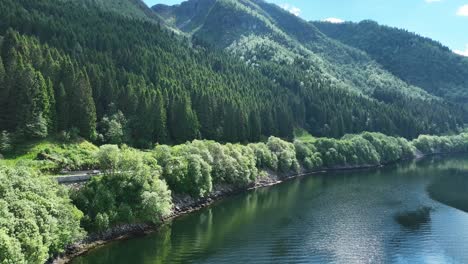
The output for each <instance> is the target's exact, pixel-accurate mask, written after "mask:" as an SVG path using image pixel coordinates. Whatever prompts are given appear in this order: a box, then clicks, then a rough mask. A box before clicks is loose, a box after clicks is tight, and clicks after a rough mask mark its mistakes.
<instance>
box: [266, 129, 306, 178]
mask: <svg viewBox="0 0 468 264" xmlns="http://www.w3.org/2000/svg"><path fill="white" fill-rule="evenodd" d="M267 146H268V148H269V149H270V151H271V152H272V153H273V154H274V155H276V157H277V158H278V171H280V172H283V173H286V172H290V171H292V172H297V171H299V162H298V161H297V159H296V150H295V148H294V144H293V143H290V142H287V141H284V140H281V139H280V138H277V137H270V138H269V139H268V142H267Z"/></svg>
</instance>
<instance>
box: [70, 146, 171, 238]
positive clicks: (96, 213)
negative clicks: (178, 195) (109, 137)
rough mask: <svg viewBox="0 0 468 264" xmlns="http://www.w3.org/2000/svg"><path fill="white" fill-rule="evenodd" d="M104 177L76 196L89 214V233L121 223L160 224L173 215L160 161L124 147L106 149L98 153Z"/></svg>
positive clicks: (86, 213)
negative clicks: (162, 178) (158, 164)
mask: <svg viewBox="0 0 468 264" xmlns="http://www.w3.org/2000/svg"><path fill="white" fill-rule="evenodd" d="M97 156H98V157H99V161H100V164H101V168H102V169H103V171H104V175H103V176H99V177H94V178H93V179H92V180H91V181H90V182H89V183H88V184H87V185H86V186H85V187H84V188H83V189H82V190H80V191H78V192H76V193H75V194H74V202H75V204H76V205H77V207H78V208H80V209H81V210H82V211H83V212H84V213H85V218H84V220H83V225H84V226H85V228H86V229H87V230H92V231H103V230H105V229H107V228H108V227H111V226H114V225H117V224H120V223H133V222H139V221H143V222H151V223H159V222H160V220H161V219H162V218H163V217H165V216H167V215H168V214H170V212H171V207H172V201H171V192H170V191H169V189H168V188H167V185H166V183H165V182H164V181H163V180H161V179H160V175H161V169H160V167H159V166H157V164H156V160H154V159H153V158H151V157H149V155H146V154H145V153H142V152H140V151H137V150H133V149H130V148H128V147H125V146H124V147H123V148H122V149H120V150H119V149H118V148H117V147H115V146H109V145H107V146H103V147H101V149H100V151H99V152H98V155H97Z"/></svg>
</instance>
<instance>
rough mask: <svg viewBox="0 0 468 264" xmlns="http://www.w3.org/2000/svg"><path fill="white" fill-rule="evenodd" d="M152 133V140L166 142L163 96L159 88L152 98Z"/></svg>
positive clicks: (165, 116)
mask: <svg viewBox="0 0 468 264" xmlns="http://www.w3.org/2000/svg"><path fill="white" fill-rule="evenodd" d="M152 111H154V133H153V142H157V143H166V142H167V125H166V122H167V115H166V106H165V104H164V98H163V96H162V93H161V91H160V90H157V91H156V96H155V99H154V107H153V109H152Z"/></svg>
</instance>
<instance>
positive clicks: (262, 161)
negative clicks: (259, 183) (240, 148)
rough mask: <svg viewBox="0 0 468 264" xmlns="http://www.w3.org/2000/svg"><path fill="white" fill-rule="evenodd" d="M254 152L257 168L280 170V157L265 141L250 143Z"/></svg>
mask: <svg viewBox="0 0 468 264" xmlns="http://www.w3.org/2000/svg"><path fill="white" fill-rule="evenodd" d="M249 148H251V149H252V150H253V152H254V155H255V159H256V164H257V168H259V169H270V170H274V171H276V170H278V157H277V156H276V155H274V154H273V152H271V150H270V149H269V148H268V146H267V145H266V144H264V143H256V144H249Z"/></svg>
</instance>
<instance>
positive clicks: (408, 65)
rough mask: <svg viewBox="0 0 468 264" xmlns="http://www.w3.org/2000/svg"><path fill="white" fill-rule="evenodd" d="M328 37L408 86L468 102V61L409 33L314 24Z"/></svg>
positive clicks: (368, 25)
mask: <svg viewBox="0 0 468 264" xmlns="http://www.w3.org/2000/svg"><path fill="white" fill-rule="evenodd" d="M312 24H313V25H314V26H316V27H317V28H318V29H320V31H321V32H323V33H325V34H326V35H327V36H329V37H331V38H333V39H336V40H338V41H340V42H342V43H345V44H346V45H349V46H352V47H355V48H357V49H360V50H362V51H364V52H366V53H367V54H369V56H371V57H372V58H373V59H374V60H376V61H377V62H378V63H379V64H380V65H382V66H383V67H384V68H385V69H386V70H388V71H389V72H391V73H392V74H394V75H395V76H397V77H399V78H400V79H402V80H404V81H405V82H407V83H409V84H412V85H415V86H418V87H421V88H422V89H424V90H426V91H427V92H429V93H431V94H434V95H437V96H440V97H443V98H446V99H449V100H451V101H453V102H459V103H465V104H467V102H468V58H467V57H463V56H460V55H457V54H455V53H453V52H452V51H451V50H450V49H449V48H447V47H445V46H443V45H442V44H440V43H439V42H436V41H434V40H432V39H429V38H424V37H421V36H419V35H417V34H414V33H411V32H408V31H406V30H402V29H398V28H393V27H388V26H382V25H379V24H378V23H376V22H374V21H369V20H368V21H362V22H360V23H341V24H333V23H324V22H313V23H312Z"/></svg>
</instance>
